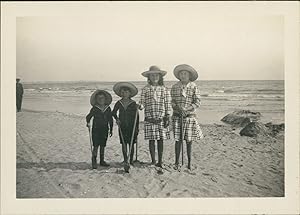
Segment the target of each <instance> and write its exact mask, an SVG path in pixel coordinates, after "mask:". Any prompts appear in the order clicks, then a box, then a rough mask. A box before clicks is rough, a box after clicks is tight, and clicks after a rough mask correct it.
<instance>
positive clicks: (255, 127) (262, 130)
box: [240, 122, 270, 137]
mask: <svg viewBox="0 0 300 215" xmlns="http://www.w3.org/2000/svg"><path fill="white" fill-rule="evenodd" d="M269 134H270V130H269V128H268V127H267V126H265V125H264V124H263V123H261V122H250V123H249V124H248V125H246V126H245V127H244V128H243V129H242V130H241V131H240V135H241V136H248V137H257V136H258V135H269Z"/></svg>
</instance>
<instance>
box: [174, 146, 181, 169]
mask: <svg viewBox="0 0 300 215" xmlns="http://www.w3.org/2000/svg"><path fill="white" fill-rule="evenodd" d="M180 151H181V141H176V142H175V166H176V168H177V167H178V164H179V157H180Z"/></svg>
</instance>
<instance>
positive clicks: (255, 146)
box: [16, 111, 284, 198]
mask: <svg viewBox="0 0 300 215" xmlns="http://www.w3.org/2000/svg"><path fill="white" fill-rule="evenodd" d="M199 121H200V122H201V119H199ZM85 124H86V123H85V118H84V117H81V116H75V115H67V114H63V113H58V112H34V111H23V112H19V113H17V127H16V129H17V134H16V135H17V185H16V186H17V198H109V197H114V198H118V197H123V198H127V197H129V198H136V197H142V198H143V197H276V196H278V197H279V196H281V197H282V196H284V135H283V133H280V134H279V135H278V136H277V137H276V138H273V137H258V138H250V137H241V136H240V135H239V134H238V131H237V130H235V131H234V130H232V128H231V127H230V126H225V125H216V124H214V125H202V129H203V132H204V135H205V138H204V139H203V140H201V141H200V142H199V143H194V144H193V172H192V173H190V172H188V171H187V169H186V162H187V161H186V157H185V165H184V166H183V167H182V169H181V171H180V172H179V171H175V170H173V167H172V165H173V163H174V143H173V140H172V139H171V140H169V141H166V142H165V146H164V163H165V168H164V173H163V174H158V173H157V169H156V168H155V167H153V166H150V164H149V162H150V156H149V152H148V144H147V143H146V141H145V140H143V136H144V134H143V130H142V129H140V134H139V139H138V143H139V147H138V160H139V161H141V162H140V163H136V164H135V166H134V167H131V169H130V173H125V172H124V170H123V166H122V165H121V161H122V153H121V145H120V144H119V140H118V135H117V127H116V124H115V126H114V135H113V137H112V138H109V139H108V143H107V147H106V154H105V155H106V161H108V162H109V163H110V164H111V166H110V167H109V168H104V167H99V168H98V169H97V170H91V151H90V144H89V136H88V130H87V128H86V127H85ZM184 151H186V150H184ZM185 155H186V154H185ZM98 162H99V158H98Z"/></svg>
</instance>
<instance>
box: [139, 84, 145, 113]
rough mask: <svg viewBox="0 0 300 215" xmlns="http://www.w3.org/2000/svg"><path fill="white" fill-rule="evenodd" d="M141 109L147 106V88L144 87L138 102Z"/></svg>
mask: <svg viewBox="0 0 300 215" xmlns="http://www.w3.org/2000/svg"><path fill="white" fill-rule="evenodd" d="M138 106H139V109H140V110H142V109H144V107H145V88H143V89H142V93H141V98H140V101H139V103H138Z"/></svg>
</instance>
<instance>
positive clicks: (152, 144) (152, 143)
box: [149, 140, 155, 164]
mask: <svg viewBox="0 0 300 215" xmlns="http://www.w3.org/2000/svg"><path fill="white" fill-rule="evenodd" d="M149 151H150V156H151V161H152V162H151V163H152V164H155V140H149Z"/></svg>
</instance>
